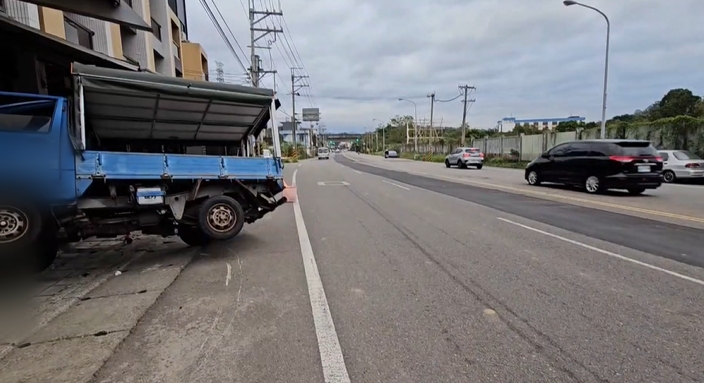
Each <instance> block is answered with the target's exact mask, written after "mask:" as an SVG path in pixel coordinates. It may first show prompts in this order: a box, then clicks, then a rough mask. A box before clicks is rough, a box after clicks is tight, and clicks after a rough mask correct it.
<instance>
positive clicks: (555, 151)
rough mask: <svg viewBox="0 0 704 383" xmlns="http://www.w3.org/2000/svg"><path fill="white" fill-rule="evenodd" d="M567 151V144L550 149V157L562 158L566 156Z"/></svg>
mask: <svg viewBox="0 0 704 383" xmlns="http://www.w3.org/2000/svg"><path fill="white" fill-rule="evenodd" d="M566 150H567V144H560V145H557V146H556V147H554V148H552V149H550V150H549V151H548V155H550V156H562V155H564V154H565V151H566Z"/></svg>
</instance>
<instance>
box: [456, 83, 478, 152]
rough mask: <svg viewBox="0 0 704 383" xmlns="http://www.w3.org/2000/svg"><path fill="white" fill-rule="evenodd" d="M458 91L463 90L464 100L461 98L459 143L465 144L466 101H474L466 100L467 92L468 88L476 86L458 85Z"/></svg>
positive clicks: (471, 88)
mask: <svg viewBox="0 0 704 383" xmlns="http://www.w3.org/2000/svg"><path fill="white" fill-rule="evenodd" d="M459 88H460V91H464V100H462V105H463V108H462V129H461V130H462V137H461V139H460V142H461V145H462V146H464V145H465V137H464V136H465V134H466V129H467V103H468V102H474V101H475V100H468V99H467V96H468V94H469V91H470V90H475V89H477V88H475V87H473V86H469V85H460V86H459Z"/></svg>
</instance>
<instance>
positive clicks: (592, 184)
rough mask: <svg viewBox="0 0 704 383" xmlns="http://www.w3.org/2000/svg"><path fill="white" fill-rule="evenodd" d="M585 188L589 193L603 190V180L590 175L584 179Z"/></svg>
mask: <svg viewBox="0 0 704 383" xmlns="http://www.w3.org/2000/svg"><path fill="white" fill-rule="evenodd" d="M584 190H586V191H587V193H589V194H596V193H598V192H600V191H601V180H600V179H599V177H597V176H589V177H587V179H586V180H584Z"/></svg>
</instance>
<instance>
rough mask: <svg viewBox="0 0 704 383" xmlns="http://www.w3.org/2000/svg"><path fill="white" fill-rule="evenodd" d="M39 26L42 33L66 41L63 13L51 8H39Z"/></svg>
mask: <svg viewBox="0 0 704 383" xmlns="http://www.w3.org/2000/svg"><path fill="white" fill-rule="evenodd" d="M39 25H40V29H41V30H42V31H44V32H46V33H48V34H50V35H54V36H56V37H59V38H62V39H66V28H64V13H63V12H61V11H58V10H56V9H52V8H47V7H39Z"/></svg>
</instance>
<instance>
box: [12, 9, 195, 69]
mask: <svg viewBox="0 0 704 383" xmlns="http://www.w3.org/2000/svg"><path fill="white" fill-rule="evenodd" d="M96 1H97V0H96ZM100 1H103V0H100ZM4 3H5V10H6V13H7V15H8V16H9V17H11V18H13V19H15V20H17V21H19V22H21V23H23V24H25V25H28V26H31V27H34V28H36V29H39V30H41V31H43V32H45V33H48V34H51V35H53V36H56V37H59V38H62V39H66V36H67V35H66V27H65V19H68V20H70V21H72V22H74V23H76V24H78V25H80V26H82V27H84V28H85V29H88V30H90V31H92V32H93V35H92V44H93V50H95V51H97V52H100V53H103V54H106V55H108V56H111V57H114V58H117V59H121V60H125V61H128V62H133V63H135V64H139V66H140V67H142V68H144V69H147V70H151V71H153V72H157V73H161V74H165V75H168V76H174V75H178V74H181V75H184V76H185V75H186V74H185V72H186V70H187V71H188V72H189V78H193V79H203V80H207V79H208V75H207V74H208V59H207V55H206V54H205V52H204V51H203V48H202V47H201V46H200V44H196V43H189V42H187V41H184V40H186V39H187V33H186V28H187V26H186V7H185V0H132V8H133V9H134V11H135V12H136V13H137V14H138V15H139V16H141V17H142V18H143V19H144V21H145V22H147V23H148V24H151V20H152V17H153V18H154V20H155V21H157V23H158V24H159V25H160V26H161V36H160V37H161V40H159V39H157V38H156V36H154V34H153V33H152V32H151V31H141V30H135V29H131V28H129V27H123V26H120V25H117V24H113V23H109V22H105V21H102V20H98V19H94V18H90V17H86V16H82V15H77V14H73V13H68V12H62V11H59V10H56V9H52V8H47V7H40V6H36V5H34V4H30V3H25V2H23V1H20V0H4ZM170 3H171V5H170ZM173 8H175V9H173ZM184 47H185V48H184ZM184 49H185V50H184ZM155 51H156V52H158V53H159V54H160V55H161V56H163V59H156V60H155V53H154V52H155ZM185 61H188V63H185ZM186 68H187V69H186Z"/></svg>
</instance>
